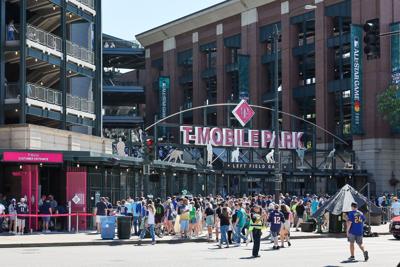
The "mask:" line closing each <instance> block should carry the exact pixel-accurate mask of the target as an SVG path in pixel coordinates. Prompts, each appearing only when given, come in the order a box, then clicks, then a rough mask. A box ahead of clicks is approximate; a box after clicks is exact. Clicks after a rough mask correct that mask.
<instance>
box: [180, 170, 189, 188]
mask: <svg viewBox="0 0 400 267" xmlns="http://www.w3.org/2000/svg"><path fill="white" fill-rule="evenodd" d="M181 190H188V174H187V173H184V174H183V177H182V188H181Z"/></svg>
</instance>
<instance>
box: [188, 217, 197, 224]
mask: <svg viewBox="0 0 400 267" xmlns="http://www.w3.org/2000/svg"><path fill="white" fill-rule="evenodd" d="M189 223H190V224H196V223H197V220H196V218H192V219H190V221H189Z"/></svg>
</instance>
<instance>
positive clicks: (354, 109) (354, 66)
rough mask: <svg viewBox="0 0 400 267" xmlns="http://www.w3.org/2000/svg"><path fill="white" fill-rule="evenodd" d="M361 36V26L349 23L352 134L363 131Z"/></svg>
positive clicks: (359, 133) (358, 133)
mask: <svg viewBox="0 0 400 267" xmlns="http://www.w3.org/2000/svg"><path fill="white" fill-rule="evenodd" d="M362 36H363V28H362V26H360V25H354V24H352V25H351V38H350V39H351V40H350V42H351V131H352V133H353V134H354V135H361V134H363V133H364V131H363V118H362V111H363V102H362V89H363V82H362V81H363V76H362V74H363V65H362V58H363V52H362V42H363V41H362V40H363V39H362Z"/></svg>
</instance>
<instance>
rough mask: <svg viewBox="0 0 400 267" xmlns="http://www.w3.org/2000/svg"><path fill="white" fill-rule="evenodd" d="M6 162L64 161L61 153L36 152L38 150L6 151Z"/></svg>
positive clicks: (4, 157)
mask: <svg viewBox="0 0 400 267" xmlns="http://www.w3.org/2000/svg"><path fill="white" fill-rule="evenodd" d="M3 161H5V162H27V163H62V162H63V161H64V158H63V154H61V153H36V152H4V153H3Z"/></svg>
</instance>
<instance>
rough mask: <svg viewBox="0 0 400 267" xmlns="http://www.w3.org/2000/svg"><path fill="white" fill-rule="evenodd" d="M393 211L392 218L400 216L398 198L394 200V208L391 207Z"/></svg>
mask: <svg viewBox="0 0 400 267" xmlns="http://www.w3.org/2000/svg"><path fill="white" fill-rule="evenodd" d="M390 208H391V211H392V216H393V217H394V216H400V203H399V201H398V199H397V197H394V198H393V202H392V206H391V207H390Z"/></svg>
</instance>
